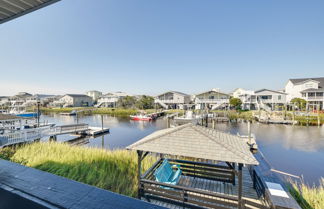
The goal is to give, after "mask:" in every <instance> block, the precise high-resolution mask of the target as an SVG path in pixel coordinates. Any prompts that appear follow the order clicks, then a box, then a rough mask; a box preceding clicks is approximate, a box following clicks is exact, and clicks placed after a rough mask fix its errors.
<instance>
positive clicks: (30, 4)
mask: <svg viewBox="0 0 324 209" xmlns="http://www.w3.org/2000/svg"><path fill="white" fill-rule="evenodd" d="M57 1H59V0H25V1H22V0H15V1H14V0H9V1H8V0H7V1H5V0H0V24H1V23H4V22H7V21H9V20H12V19H14V18H17V17H20V16H22V15H25V14H27V13H30V12H33V11H35V10H37V9H40V8H42V7H45V6H48V5H50V4H52V3H55V2H57Z"/></svg>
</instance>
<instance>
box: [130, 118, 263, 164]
mask: <svg viewBox="0 0 324 209" xmlns="http://www.w3.org/2000/svg"><path fill="white" fill-rule="evenodd" d="M127 149H131V150H141V151H146V152H153V153H162V154H169V155H177V156H183V157H193V158H200V159H208V160H216V161H223V162H234V163H244V164H251V165H257V164H258V161H257V160H256V159H255V158H254V156H253V154H252V153H251V152H250V149H249V146H248V145H247V144H246V142H245V141H244V140H243V139H242V138H240V137H238V136H236V135H232V134H228V133H224V132H220V131H217V130H214V129H210V128H205V127H202V126H198V125H193V124H185V125H182V126H178V127H174V128H168V129H163V130H160V131H156V132H154V133H152V134H150V135H148V136H146V137H144V138H143V139H141V140H139V141H137V142H135V143H134V144H132V145H130V146H128V147H127Z"/></svg>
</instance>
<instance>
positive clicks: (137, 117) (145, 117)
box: [129, 115, 153, 121]
mask: <svg viewBox="0 0 324 209" xmlns="http://www.w3.org/2000/svg"><path fill="white" fill-rule="evenodd" d="M129 117H130V118H131V119H132V120H142V121H150V120H153V118H152V117H151V116H148V115H130V116H129Z"/></svg>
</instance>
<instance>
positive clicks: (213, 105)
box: [195, 89, 230, 109]
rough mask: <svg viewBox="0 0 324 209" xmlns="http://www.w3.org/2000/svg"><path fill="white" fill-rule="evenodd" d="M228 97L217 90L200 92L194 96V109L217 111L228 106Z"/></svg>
mask: <svg viewBox="0 0 324 209" xmlns="http://www.w3.org/2000/svg"><path fill="white" fill-rule="evenodd" d="M229 99H230V95H229V94H226V93H223V92H221V91H220V90H218V89H212V90H210V91H206V92H202V93H200V94H196V95H195V108H196V109H205V108H208V109H217V108H220V107H223V106H227V105H228V104H229Z"/></svg>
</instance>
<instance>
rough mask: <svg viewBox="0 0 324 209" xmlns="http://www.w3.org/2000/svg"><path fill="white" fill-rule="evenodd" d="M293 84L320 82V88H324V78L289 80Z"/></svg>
mask: <svg viewBox="0 0 324 209" xmlns="http://www.w3.org/2000/svg"><path fill="white" fill-rule="evenodd" d="M289 80H290V81H291V82H292V83H293V84H295V85H296V84H302V83H305V82H306V81H310V80H313V81H317V82H319V84H318V85H319V86H321V87H324V77H318V78H297V79H289Z"/></svg>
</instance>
